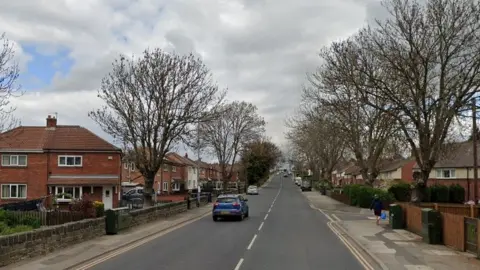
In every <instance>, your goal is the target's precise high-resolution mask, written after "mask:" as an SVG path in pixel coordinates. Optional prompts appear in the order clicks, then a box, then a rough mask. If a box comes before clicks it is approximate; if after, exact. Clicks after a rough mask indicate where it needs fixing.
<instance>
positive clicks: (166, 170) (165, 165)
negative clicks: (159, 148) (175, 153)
mask: <svg viewBox="0 0 480 270" xmlns="http://www.w3.org/2000/svg"><path fill="white" fill-rule="evenodd" d="M163 171H164V172H168V165H167V164H164V165H163Z"/></svg>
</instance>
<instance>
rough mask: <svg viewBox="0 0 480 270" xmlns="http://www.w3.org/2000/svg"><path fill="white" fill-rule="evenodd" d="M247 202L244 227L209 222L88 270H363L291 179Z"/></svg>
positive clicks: (207, 219) (276, 179)
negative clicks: (247, 213) (248, 207)
mask: <svg viewBox="0 0 480 270" xmlns="http://www.w3.org/2000/svg"><path fill="white" fill-rule="evenodd" d="M248 199H249V201H248V203H249V206H250V217H249V218H248V219H245V220H244V221H242V222H238V221H221V222H213V221H212V218H211V216H207V217H205V218H203V219H200V220H198V221H196V222H194V223H191V224H188V225H186V226H184V227H181V228H179V229H177V230H175V231H173V232H170V233H168V234H166V235H164V236H162V237H159V238H156V239H154V240H152V241H151V242H148V243H146V244H144V245H141V246H139V247H137V248H134V249H132V250H130V251H127V252H126V253H123V254H120V255H118V256H116V257H113V258H111V259H108V260H105V261H104V262H102V263H100V264H97V265H96V266H93V267H92V268H90V269H94V270H107V269H124V270H129V269H131V270H136V269H146V270H149V269H155V270H158V269H165V270H184V269H195V270H211V269H219V270H263V269H265V270H271V269H276V270H291V269H299V270H309V269H315V270H318V269H329V270H337V269H338V270H343V269H348V270H357V269H364V268H363V267H362V266H361V264H360V263H359V262H358V261H357V260H356V259H355V257H354V256H353V255H352V254H351V253H350V251H349V250H348V249H347V248H346V247H345V246H344V245H343V244H342V242H341V241H340V240H339V239H338V238H337V237H336V236H335V234H333V232H332V231H331V230H330V229H329V227H328V226H327V222H328V221H329V220H328V219H327V218H326V217H325V216H324V215H322V214H321V213H320V212H319V211H316V210H314V209H312V208H310V207H309V204H308V202H307V200H306V198H305V197H304V196H303V195H302V194H301V192H300V191H299V188H298V187H297V186H295V185H294V184H293V183H292V181H291V179H290V178H283V177H282V176H281V175H280V176H275V177H274V178H273V179H272V181H271V182H270V184H269V185H268V186H267V187H264V188H263V189H261V190H260V195H259V196H248Z"/></svg>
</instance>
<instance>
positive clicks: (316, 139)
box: [287, 106, 345, 181]
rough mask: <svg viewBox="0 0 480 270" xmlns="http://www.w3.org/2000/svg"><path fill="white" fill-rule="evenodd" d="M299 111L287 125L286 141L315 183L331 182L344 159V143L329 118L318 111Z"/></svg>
mask: <svg viewBox="0 0 480 270" xmlns="http://www.w3.org/2000/svg"><path fill="white" fill-rule="evenodd" d="M302 107H303V108H304V109H303V110H301V111H299V113H301V115H298V116H296V117H295V119H294V120H291V121H290V128H291V129H290V131H289V132H287V139H288V140H289V141H290V143H291V145H293V146H294V147H295V148H296V150H297V152H300V153H298V155H299V156H300V157H301V156H303V157H304V161H305V163H306V164H308V167H309V168H310V169H311V170H312V171H313V177H314V178H315V179H318V180H328V181H330V180H331V174H332V171H333V168H334V167H335V165H337V163H338V161H339V160H340V159H341V158H342V156H343V153H344V149H345V147H344V146H345V143H344V140H343V138H342V137H341V136H338V131H339V130H338V127H337V125H336V123H335V121H332V119H330V118H329V116H330V115H328V114H324V113H321V112H320V111H319V110H317V108H308V106H302ZM305 108H308V109H305ZM297 158H298V156H297Z"/></svg>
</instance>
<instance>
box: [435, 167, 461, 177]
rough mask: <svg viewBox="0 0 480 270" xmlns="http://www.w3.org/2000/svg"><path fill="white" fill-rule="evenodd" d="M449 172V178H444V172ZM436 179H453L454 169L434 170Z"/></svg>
mask: <svg viewBox="0 0 480 270" xmlns="http://www.w3.org/2000/svg"><path fill="white" fill-rule="evenodd" d="M446 171H448V172H449V175H450V176H449V177H445V172H446ZM435 174H436V178H438V179H455V178H456V176H455V169H436V170H435Z"/></svg>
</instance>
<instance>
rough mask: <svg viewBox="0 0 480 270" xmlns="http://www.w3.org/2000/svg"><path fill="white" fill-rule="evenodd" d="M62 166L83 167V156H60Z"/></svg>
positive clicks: (59, 161) (59, 162)
mask: <svg viewBox="0 0 480 270" xmlns="http://www.w3.org/2000/svg"><path fill="white" fill-rule="evenodd" d="M58 166H60V167H82V156H58Z"/></svg>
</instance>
